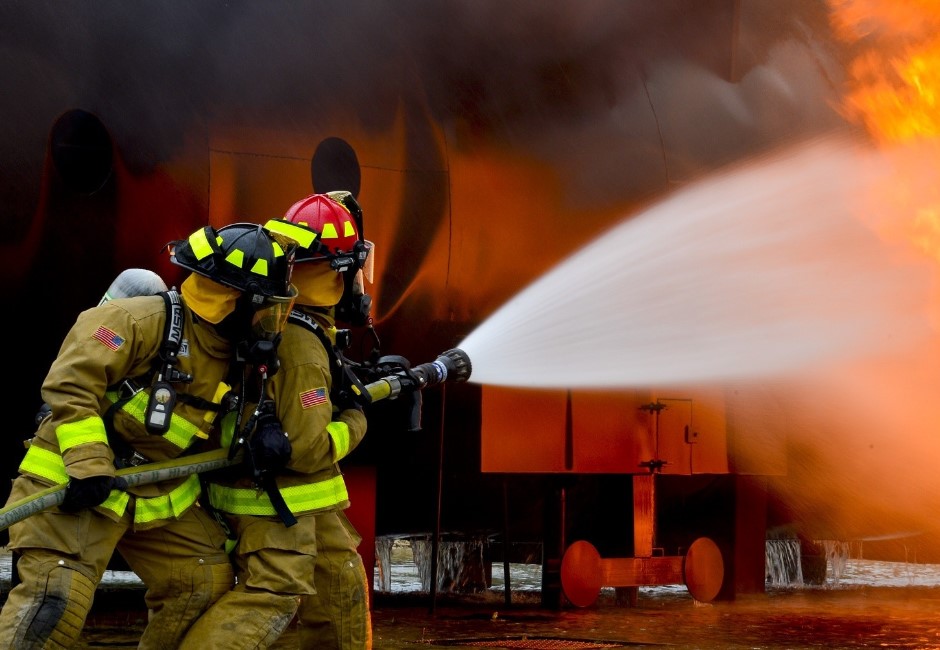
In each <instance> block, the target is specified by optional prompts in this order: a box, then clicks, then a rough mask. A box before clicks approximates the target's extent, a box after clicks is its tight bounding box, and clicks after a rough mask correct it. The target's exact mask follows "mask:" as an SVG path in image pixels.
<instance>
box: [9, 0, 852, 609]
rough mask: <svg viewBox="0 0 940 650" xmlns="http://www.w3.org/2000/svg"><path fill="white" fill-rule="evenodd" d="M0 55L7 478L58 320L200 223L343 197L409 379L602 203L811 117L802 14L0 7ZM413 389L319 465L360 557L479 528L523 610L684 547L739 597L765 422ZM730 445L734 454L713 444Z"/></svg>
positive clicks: (757, 507) (612, 400) (615, 404)
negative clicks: (329, 463)
mask: <svg viewBox="0 0 940 650" xmlns="http://www.w3.org/2000/svg"><path fill="white" fill-rule="evenodd" d="M0 43H2V44H3V45H2V51H3V54H2V56H0V77H2V78H3V79H4V85H5V86H6V87H7V88H15V89H16V92H15V93H7V94H5V95H4V96H3V98H2V99H0V107H2V113H3V115H4V119H3V120H2V121H0V140H2V141H3V142H4V145H5V146H4V147H3V149H2V151H0V170H2V174H0V225H2V229H3V238H2V241H0V252H2V255H0V266H2V272H0V283H2V287H3V291H4V295H5V296H6V297H7V298H8V299H9V300H10V302H11V304H13V305H15V306H16V313H17V314H20V315H28V316H29V319H30V321H29V323H28V327H24V323H23V322H22V319H20V318H10V317H7V318H5V319H4V320H3V322H4V325H3V327H4V332H3V334H4V339H5V340H6V341H11V342H17V341H19V342H23V341H26V340H27V339H28V343H29V349H30V355H31V356H30V360H29V362H28V363H27V364H25V365H24V366H22V367H18V368H17V376H16V377H15V378H14V379H13V380H12V381H9V382H7V383H6V385H7V386H8V390H9V391H11V392H12V394H11V395H9V399H8V404H9V405H10V406H9V407H8V409H6V415H7V417H8V423H7V424H6V425H5V429H6V430H7V432H8V435H7V440H8V442H7V443H6V444H8V445H9V447H10V449H11V450H12V453H8V454H4V457H5V458H8V459H10V460H9V461H8V465H7V467H6V471H7V474H12V473H13V471H14V468H15V461H16V458H17V454H16V453H15V451H16V450H17V449H18V448H19V444H20V439H22V438H25V437H28V436H29V435H30V434H31V432H32V427H33V416H34V413H35V408H38V407H39V405H40V403H41V398H40V395H39V389H40V385H41V381H42V378H43V377H44V374H45V371H46V368H47V367H48V365H49V362H51V360H52V359H53V358H54V355H55V354H56V351H57V349H58V345H59V342H60V341H61V339H62V337H63V336H64V334H65V332H66V330H67V328H68V327H69V325H70V323H71V322H72V321H73V319H74V317H75V315H76V314H77V313H78V312H79V311H80V310H82V309H84V308H86V307H87V306H88V305H91V304H94V303H95V302H96V301H97V300H98V299H99V297H100V295H101V291H102V289H103V288H104V287H106V286H107V285H108V283H109V282H110V281H111V279H112V278H114V277H115V276H116V275H117V273H118V272H119V271H121V270H122V269H124V268H129V267H139V268H147V269H152V270H154V271H157V272H159V273H160V275H161V276H162V277H163V278H164V279H165V280H166V282H167V284H170V285H173V284H178V283H179V279H180V277H179V274H178V273H179V272H178V269H176V268H174V267H172V266H171V265H169V264H168V262H167V260H166V259H165V256H164V255H162V253H161V247H162V246H163V244H165V243H166V242H168V241H171V240H174V239H178V238H180V237H181V236H185V234H186V233H189V232H192V231H193V230H194V229H196V228H198V227H200V226H201V225H203V224H206V223H208V224H211V225H213V226H222V225H225V224H227V223H232V222H235V221H246V220H253V221H259V222H263V221H265V220H266V219H268V218H271V217H276V216H280V215H281V214H283V212H284V210H285V209H286V208H287V207H288V206H290V205H291V204H292V203H293V202H294V201H296V200H297V199H298V198H300V197H303V196H305V195H307V194H309V193H311V191H318V192H322V191H330V190H348V191H351V192H353V194H355V195H356V196H357V198H358V200H359V202H360V204H361V205H362V207H363V209H364V214H365V233H364V234H365V236H366V237H367V238H368V239H369V240H371V241H374V242H375V243H376V251H377V261H376V268H375V276H376V283H375V286H374V287H370V288H369V291H370V293H371V294H372V295H373V298H374V308H373V313H374V316H375V327H376V330H377V331H378V333H379V335H380V337H381V342H382V348H383V351H385V352H386V353H394V354H396V355H402V356H403V357H405V358H407V359H412V360H421V359H426V358H429V357H432V355H435V354H437V353H438V352H439V351H440V350H446V349H450V348H453V347H455V346H457V345H459V343H460V341H461V339H462V338H463V337H464V336H466V335H467V334H468V333H469V332H470V331H471V330H472V329H473V328H474V327H475V326H476V325H478V324H479V323H481V322H482V321H484V320H485V319H486V317H487V316H488V315H489V314H490V313H491V312H493V311H494V310H495V309H496V308H497V307H499V306H500V305H501V304H503V303H504V302H505V301H506V300H507V299H508V298H510V297H511V296H513V295H514V294H515V293H516V292H518V291H519V290H520V289H521V288H523V287H524V286H526V285H527V284H528V283H529V282H531V281H532V280H534V279H536V278H537V277H539V276H540V275H541V274H542V273H544V272H545V271H546V270H548V269H549V268H551V267H552V265H553V264H554V263H556V262H557V261H558V260H560V259H561V258H563V257H564V256H565V255H567V254H568V253H570V252H571V251H572V250H575V249H577V248H578V247H580V246H582V245H584V244H585V243H587V242H589V241H591V240H592V239H593V238H595V237H597V236H599V235H601V234H602V233H603V231H604V229H605V228H607V227H609V226H610V224H612V223H614V222H615V221H616V220H618V219H620V218H621V216H622V215H624V214H628V213H630V212H631V211H633V210H635V209H637V208H638V207H639V206H642V205H643V204H645V203H647V202H649V201H650V200H652V199H654V198H655V197H657V196H660V195H663V194H665V193H668V192H670V191H671V190H673V189H675V188H677V187H681V186H682V185H683V184H684V183H686V182H688V181H690V180H692V179H695V178H696V177H698V176H699V175H701V174H702V173H704V172H706V171H708V170H710V169H714V168H716V167H718V166H721V165H724V164H726V163H728V162H730V161H733V160H736V159H738V158H741V157H743V156H747V155H750V154H753V153H756V152H760V151H763V150H765V149H767V148H770V147H772V146H775V145H777V144H780V143H782V142H785V141H787V140H791V139H794V138H799V137H803V136H808V135H812V134H813V133H816V132H820V131H823V130H826V129H831V128H833V127H838V126H840V125H841V124H842V119H841V118H840V117H839V116H838V115H837V114H836V113H835V112H833V111H832V110H831V104H832V99H833V97H834V96H835V95H836V94H837V92H838V83H839V80H840V75H841V68H840V65H841V60H842V59H841V52H840V50H839V47H838V45H837V43H836V42H835V40H834V39H833V38H832V34H831V31H830V27H829V24H828V20H827V12H826V3H825V2H823V1H822V0H819V1H815V0H802V1H800V2H788V3H774V2H763V1H759V0H708V1H706V2H685V1H682V0H669V1H663V2H656V3H625V2H621V1H619V0H610V1H602V2H595V3H590V5H589V6H585V5H584V4H583V3H580V2H570V3H562V5H560V6H558V7H557V13H552V12H546V11H545V10H544V7H542V6H541V5H540V4H539V3H534V4H533V3H514V4H513V5H512V7H507V6H506V4H505V3H499V2H476V1H474V2H469V1H468V2H416V3H405V4H404V5H403V4H401V3H398V2H386V3H377V2H356V1H354V2H347V3H343V4H342V5H341V6H340V5H336V6H332V7H325V6H323V5H322V3H301V4H298V5H295V6H293V7H291V8H290V10H288V11H284V12H275V11H272V10H271V9H270V8H269V7H268V6H267V5H264V4H259V3H248V2H229V3H218V2H208V1H202V0H194V1H192V2H187V3H173V4H166V3H160V4H157V5H148V6H138V5H133V6H131V5H127V6H125V5H116V4H113V3H100V2H91V1H87V2H86V1H79V2H72V3H68V4H67V5H62V4H58V3H57V4H55V5H53V4H51V3H44V2H38V3H36V2H31V3H12V4H8V5H7V6H5V7H4V8H3V9H2V10H0ZM781 51H784V52H785V53H786V56H782V55H781ZM624 263H625V264H629V260H624ZM591 317H592V315H591V314H585V315H584V318H591ZM533 326H538V324H533ZM571 334H572V336H576V335H577V333H576V332H572V333H571ZM356 352H357V350H356V349H355V348H353V350H352V351H351V356H353V357H355V355H356ZM443 388H444V387H441V390H432V391H427V392H426V393H425V395H424V405H423V415H424V419H423V427H422V428H421V430H420V431H417V432H409V431H406V428H407V427H406V426H405V425H404V424H403V423H406V422H407V421H409V413H407V405H403V404H402V403H401V402H398V401H395V400H387V401H382V402H381V403H378V404H376V405H374V406H373V408H372V409H371V410H370V434H369V435H368V436H367V441H366V443H364V445H363V446H362V448H361V449H359V450H357V452H356V453H355V454H354V455H353V456H352V457H351V458H350V459H349V461H348V463H349V467H348V470H349V471H348V476H349V478H350V482H351V483H352V485H351V487H350V489H351V491H352V493H353V497H354V498H353V500H354V506H353V518H354V519H356V520H357V521H356V523H357V525H358V527H359V529H360V530H361V531H364V535H365V537H366V540H367V541H366V544H365V545H364V548H367V549H368V543H369V541H371V539H372V538H373V536H374V535H391V534H408V533H414V532H420V531H429V530H437V531H442V530H443V531H459V532H463V533H465V534H467V535H480V534H483V535H486V534H491V533H493V532H494V531H495V532H496V533H497V534H498V535H501V536H502V539H503V541H504V545H505V547H506V552H505V554H504V555H506V556H507V557H508V556H509V555H511V554H512V543H514V542H517V541H518V542H529V541H535V542H538V543H541V544H543V546H544V549H545V550H544V558H543V562H544V567H545V569H546V571H545V574H546V576H547V577H546V585H545V592H546V594H547V597H546V601H547V602H551V601H552V599H553V594H554V595H555V596H560V594H561V592H562V588H563V587H564V590H565V591H568V590H569V589H570V588H571V587H570V585H569V586H564V585H563V584H562V583H563V582H564V577H563V574H564V568H563V567H564V562H563V558H564V557H569V556H566V550H567V547H568V546H569V545H571V544H572V543H573V542H575V541H578V540H584V541H585V542H587V543H590V544H591V545H592V547H593V548H596V549H597V550H598V553H597V557H594V559H592V560H590V561H591V562H593V563H594V564H595V565H597V564H598V559H597V558H598V557H604V558H607V559H604V560H601V561H600V565H601V566H602V567H603V566H607V567H609V566H611V563H614V564H617V563H620V562H621V561H620V560H617V559H616V558H633V561H634V564H635V565H637V563H639V564H638V565H637V566H638V568H635V569H632V570H631V571H632V573H631V574H630V577H627V578H626V579H622V580H621V579H615V581H616V582H618V584H623V585H626V586H635V585H636V584H643V583H644V580H646V578H644V577H643V576H644V575H647V573H648V572H652V573H654V574H656V576H662V575H663V574H669V575H671V576H673V575H674V574H675V575H678V573H677V571H678V567H679V564H678V562H679V560H675V559H670V558H682V557H686V563H687V562H688V560H687V556H684V555H683V554H687V553H689V552H690V551H691V549H693V548H697V547H695V545H694V544H695V543H696V542H695V540H696V539H698V538H700V537H707V538H710V539H712V540H714V541H715V543H716V546H717V547H719V548H720V549H721V550H720V552H719V554H718V555H717V557H718V560H717V561H720V562H722V564H723V580H722V588H721V589H722V595H725V596H733V595H734V594H735V593H740V592H747V591H756V590H761V589H762V588H763V580H764V575H763V540H764V537H765V530H766V527H767V525H768V516H767V512H768V508H769V504H768V493H767V489H766V477H768V476H779V475H783V474H785V473H786V451H785V449H784V446H785V440H784V438H783V437H781V436H782V434H781V432H780V431H778V430H775V429H774V427H773V426H772V425H773V422H769V421H767V420H763V421H762V420H761V418H759V417H752V416H749V417H742V412H743V411H747V410H748V409H749V408H758V409H759V408H760V406H761V405H760V403H759V402H754V401H753V400H751V399H750V398H749V397H748V396H746V395H745V394H742V395H738V393H736V391H735V390H734V389H733V388H729V389H726V390H725V391H724V392H722V391H719V392H718V393H708V391H706V390H705V389H697V388H692V389H690V390H689V391H688V392H685V393H675V392H673V393H669V394H665V393H663V394H657V392H656V391H652V390H650V391H637V392H636V393H635V394H625V393H623V392H620V393H618V394H615V395H610V394H594V393H589V392H579V391H573V392H565V391H554V392H553V391H549V392H543V393H538V392H526V391H513V390H501V389H495V388H491V387H481V386H477V385H473V384H470V383H467V384H460V385H457V386H450V387H447V389H446V390H444V389H443ZM703 391H704V392H703ZM445 406H446V408H445ZM34 407H35V408H34ZM744 436H747V437H748V438H749V439H750V440H752V441H753V440H754V439H763V440H764V441H765V442H766V444H765V445H764V450H765V453H764V456H763V457H762V458H757V459H755V458H745V457H742V456H741V455H739V454H737V453H736V451H735V443H736V441H739V440H741V439H742V437H744ZM677 504H681V507H680V506H677ZM580 548H585V547H583V546H582V547H580ZM709 548H711V547H709ZM364 555H365V556H366V561H367V563H368V561H369V559H370V558H371V553H370V552H368V551H367V552H365V553H364ZM582 555H584V554H582ZM588 555H590V554H588ZM705 555H706V556H707V557H708V558H711V559H709V560H708V561H707V562H706V565H707V567H708V571H711V570H713V569H715V567H716V566H717V564H716V562H717V561H716V560H715V559H714V558H715V554H714V553H705ZM611 558H614V559H611ZM605 563H606V564H605ZM663 564H665V565H668V567H667V568H665V569H660V568H650V567H656V566H659V565H663ZM597 571H599V572H601V573H603V574H604V575H607V576H610V575H613V574H622V573H623V572H622V571H621V570H620V569H616V570H614V569H612V568H608V569H597ZM706 572H707V571H706ZM628 573H629V572H628ZM559 576H561V577H559ZM654 579H655V580H660V579H662V578H660V577H654ZM669 579H673V578H672V577H670V578H669ZM599 580H600V582H601V583H604V582H609V581H610V578H600V579H599ZM685 580H686V582H687V583H688V582H689V576H688V565H686V575H685ZM591 581H592V583H593V582H597V580H595V579H594V578H592V580H591ZM702 581H704V583H706V584H705V586H706V587H707V588H706V590H705V592H704V593H706V594H708V595H713V594H712V593H711V592H712V591H713V587H714V579H713V577H708V578H702ZM693 582H695V580H693ZM690 588H691V584H690ZM714 595H717V594H714Z"/></svg>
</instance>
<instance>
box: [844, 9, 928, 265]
mask: <svg viewBox="0 0 940 650" xmlns="http://www.w3.org/2000/svg"><path fill="white" fill-rule="evenodd" d="M829 7H830V10H831V24H832V27H833V31H834V33H835V34H836V35H837V37H838V38H839V39H840V40H841V41H842V42H844V43H845V44H846V45H847V47H848V51H849V52H851V53H852V54H853V57H852V59H851V61H850V62H849V64H848V66H847V69H846V73H847V79H846V92H845V95H844V98H843V102H842V106H841V107H840V110H841V113H842V115H843V116H844V117H845V118H846V119H847V120H848V121H849V122H851V123H853V124H856V125H860V126H862V127H863V128H864V129H865V131H866V132H867V134H868V135H869V137H870V138H871V140H872V141H873V142H874V143H875V144H876V145H877V146H878V147H879V148H882V149H884V150H890V151H892V156H894V157H893V159H892V164H893V165H895V166H896V171H895V173H894V174H892V177H891V179H890V180H889V182H888V183H886V184H885V186H884V187H881V188H879V191H880V192H881V194H882V197H881V199H883V200H882V201H880V203H881V205H882V206H883V207H884V208H886V209H885V210H883V214H882V215H881V217H880V220H881V221H882V223H881V224H879V229H880V231H881V232H882V234H884V233H886V232H891V233H893V234H894V235H895V236H896V235H898V234H900V235H901V236H902V237H903V238H904V239H905V240H906V241H907V242H908V243H909V244H911V245H913V246H914V247H915V248H916V249H917V250H919V251H920V252H921V253H922V254H926V255H928V256H929V257H930V258H931V259H934V260H940V196H938V195H937V192H936V190H935V189H933V186H934V185H936V183H935V179H934V176H935V170H936V169H938V168H940V106H938V103H940V2H938V1H937V0H907V1H905V2H896V1H895V0H829ZM915 148H916V149H915Z"/></svg>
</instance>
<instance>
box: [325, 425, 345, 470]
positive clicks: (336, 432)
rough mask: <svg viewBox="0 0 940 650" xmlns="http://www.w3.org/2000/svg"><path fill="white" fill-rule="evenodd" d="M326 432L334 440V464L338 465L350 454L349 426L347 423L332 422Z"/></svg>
mask: <svg viewBox="0 0 940 650" xmlns="http://www.w3.org/2000/svg"><path fill="white" fill-rule="evenodd" d="M326 431H327V433H329V434H330V438H331V439H332V440H333V462H334V463H338V462H339V461H341V460H342V459H343V458H345V457H346V454H348V453H349V425H348V424H346V423H345V422H330V423H329V424H328V425H326Z"/></svg>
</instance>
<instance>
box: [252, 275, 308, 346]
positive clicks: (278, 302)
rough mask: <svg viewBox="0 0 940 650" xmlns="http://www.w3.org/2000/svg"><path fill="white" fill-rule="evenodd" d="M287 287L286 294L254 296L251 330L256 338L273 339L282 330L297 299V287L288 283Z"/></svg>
mask: <svg viewBox="0 0 940 650" xmlns="http://www.w3.org/2000/svg"><path fill="white" fill-rule="evenodd" d="M288 289H289V292H288V295H286V296H258V295H255V296H254V298H253V300H252V307H253V308H254V311H253V314H252V319H251V332H252V334H253V335H254V337H255V338H256V339H257V340H265V341H273V340H275V339H276V338H277V336H278V335H279V334H280V333H281V332H283V331H284V326H285V325H287V317H288V316H289V315H290V310H291V309H293V307H294V301H295V300H296V299H297V288H296V287H294V285H290V287H289V288H288Z"/></svg>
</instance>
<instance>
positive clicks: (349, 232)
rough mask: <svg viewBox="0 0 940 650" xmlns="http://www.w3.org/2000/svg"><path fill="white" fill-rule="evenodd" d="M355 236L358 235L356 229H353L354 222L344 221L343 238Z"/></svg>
mask: <svg viewBox="0 0 940 650" xmlns="http://www.w3.org/2000/svg"><path fill="white" fill-rule="evenodd" d="M355 234H356V229H355V228H353V225H352V221H344V222H343V236H344V237H352V236H353V235H355Z"/></svg>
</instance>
